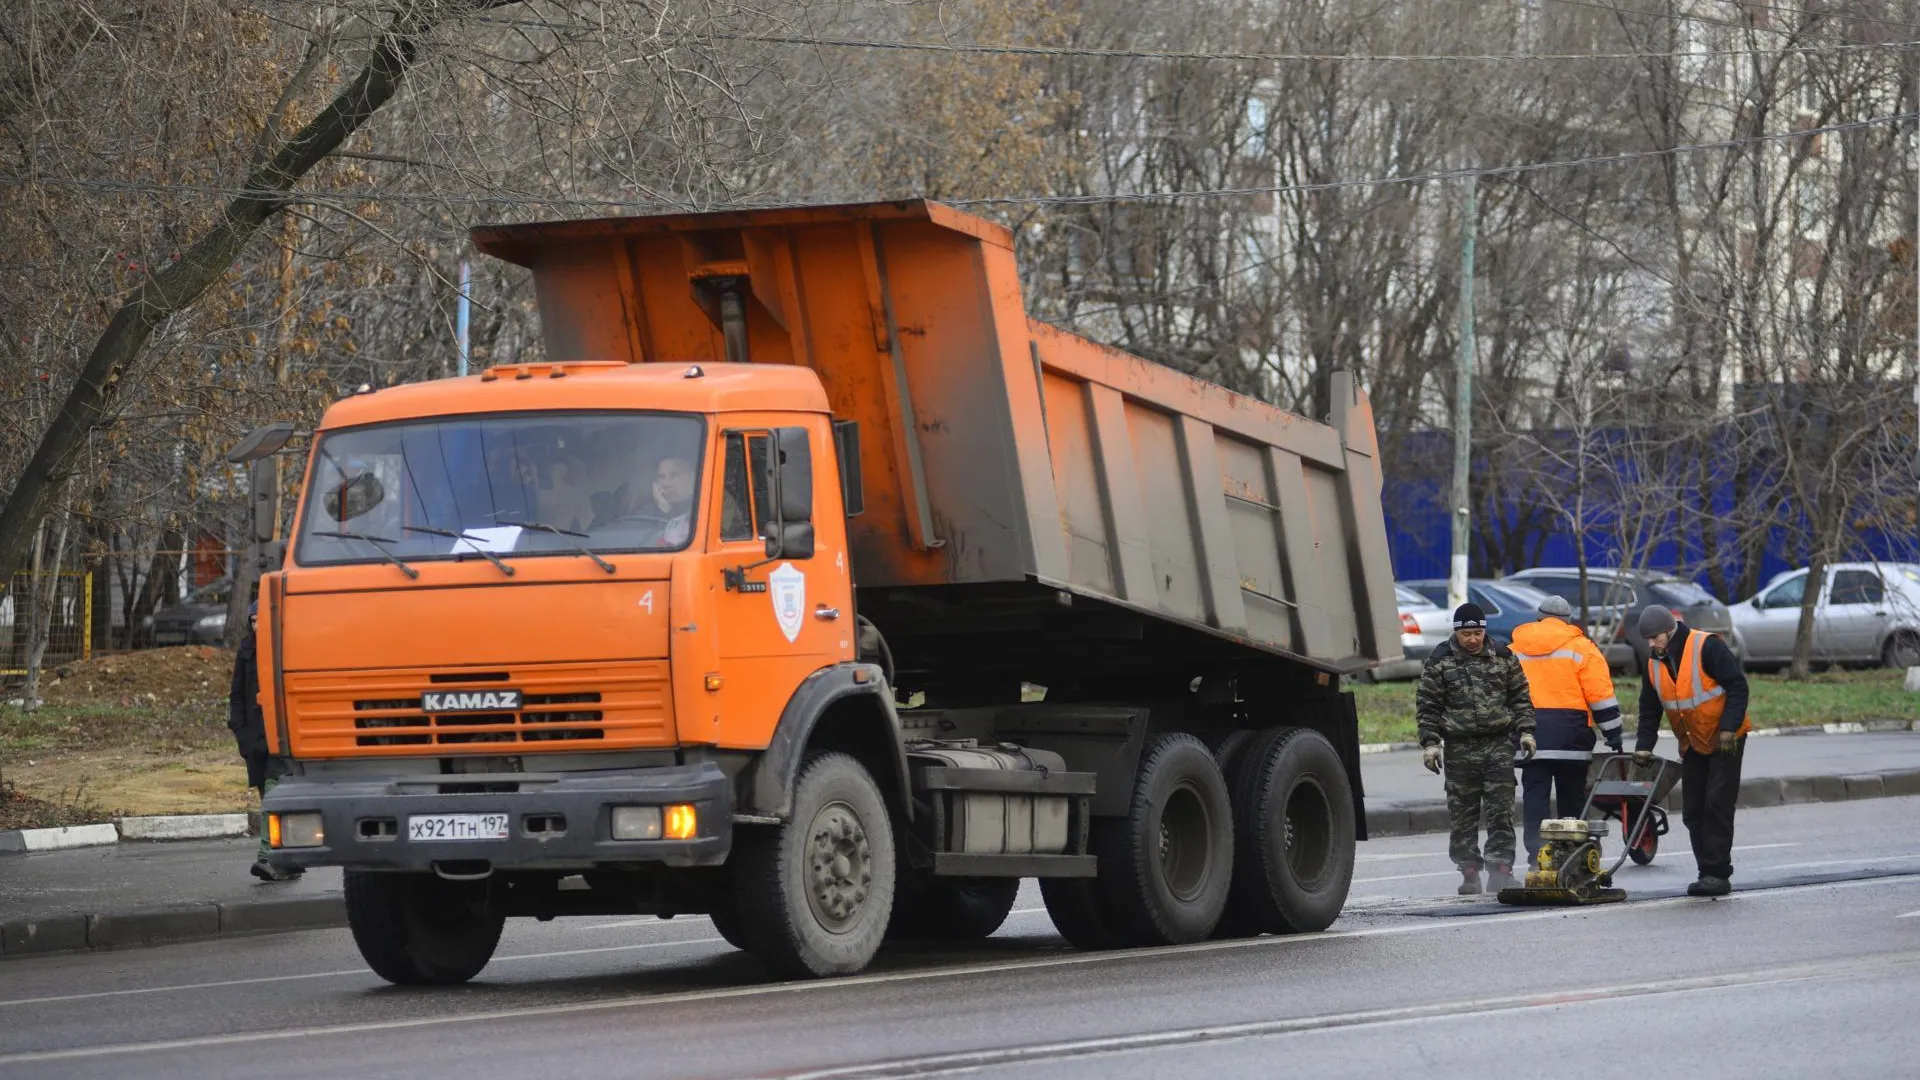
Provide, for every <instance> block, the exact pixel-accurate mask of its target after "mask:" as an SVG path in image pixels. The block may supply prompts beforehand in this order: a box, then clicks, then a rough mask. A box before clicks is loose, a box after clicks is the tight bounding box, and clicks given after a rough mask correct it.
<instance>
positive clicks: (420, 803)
mask: <svg viewBox="0 0 1920 1080" xmlns="http://www.w3.org/2000/svg"><path fill="white" fill-rule="evenodd" d="M476 781H478V782H482V783H487V784H488V786H498V785H496V784H494V783H490V782H496V781H505V782H511V784H512V785H513V786H515V787H517V788H518V790H513V791H458V792H446V791H443V789H444V788H452V787H460V786H467V787H472V786H479V785H478V784H476V783H475V782H476ZM673 803H691V804H693V806H694V808H695V810H696V813H697V815H698V832H697V834H696V835H695V836H694V837H693V838H692V839H690V840H615V839H614V838H613V836H612V829H611V824H610V820H609V819H610V817H611V812H612V808H613V807H616V806H665V805H669V804H673ZM262 811H263V812H265V813H275V814H289V813H319V814H320V815H321V816H322V820H323V822H324V831H325V843H324V844H323V845H322V846H320V847H305V848H279V849H276V850H275V851H274V852H273V853H272V854H271V855H270V856H269V857H268V861H269V862H270V863H272V864H273V865H274V866H276V867H281V868H286V867H296V866H297V867H302V868H305V867H312V866H344V867H348V868H350V869H359V870H431V869H433V868H434V865H435V864H436V863H446V864H452V863H458V864H462V866H463V867H465V868H467V869H469V870H470V869H471V868H472V867H473V865H474V864H476V863H481V862H484V863H486V864H487V868H488V869H489V870H584V869H588V868H591V867H593V866H595V865H599V864H605V863H658V864H662V865H666V866H717V865H719V864H721V863H723V862H725V861H726V858H727V853H728V852H729V851H730V850H731V849H732V847H733V814H732V787H731V784H730V783H729V782H728V780H727V775H726V774H725V773H724V772H722V771H721V770H720V767H719V766H718V765H715V764H713V763H712V762H701V763H699V764H696V765H669V766H661V767H657V768H643V769H621V770H618V771H610V772H591V773H552V774H537V773H526V774H513V775H511V776H505V777H500V776H484V777H483V776H479V775H474V774H465V775H461V774H453V775H410V776H398V777H384V778H376V779H366V778H359V777H355V778H327V779H322V778H318V777H300V776H289V777H287V778H285V779H283V780H281V781H280V782H279V783H278V784H277V785H275V787H274V789H273V790H272V791H271V792H269V793H268V794H267V797H266V800H265V801H264V803H263V805H262ZM494 813H504V814H506V815H508V824H507V836H506V838H505V839H501V840H409V839H408V838H407V819H408V818H409V817H412V816H414V815H416V814H494ZM555 818H559V819H562V821H563V822H564V827H563V828H561V829H558V830H555V829H553V828H552V826H553V824H554V821H553V819H555Z"/></svg>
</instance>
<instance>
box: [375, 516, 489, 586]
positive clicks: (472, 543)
mask: <svg viewBox="0 0 1920 1080" xmlns="http://www.w3.org/2000/svg"><path fill="white" fill-rule="evenodd" d="M400 527H401V528H402V529H405V530H406V531H407V532H417V533H426V534H428V535H430V536H447V537H451V538H453V539H455V540H465V541H466V542H467V546H468V547H471V548H472V549H473V550H475V551H477V552H479V553H480V554H482V555H485V556H486V557H487V561H488V562H490V563H492V564H493V565H494V566H496V567H498V568H499V570H500V572H501V573H503V574H505V575H507V576H508V577H512V576H513V567H511V566H508V565H507V564H506V563H505V562H503V561H501V559H500V556H498V555H495V554H494V553H493V552H491V551H488V550H487V549H486V548H483V547H481V546H480V545H479V544H478V543H477V542H476V541H479V540H484V539H486V538H485V537H482V536H473V535H471V534H468V533H463V532H454V531H453V530H452V529H435V528H431V527H429V526H426V525H402V526H400ZM454 554H456V555H458V554H460V553H459V552H458V551H456V552H454Z"/></svg>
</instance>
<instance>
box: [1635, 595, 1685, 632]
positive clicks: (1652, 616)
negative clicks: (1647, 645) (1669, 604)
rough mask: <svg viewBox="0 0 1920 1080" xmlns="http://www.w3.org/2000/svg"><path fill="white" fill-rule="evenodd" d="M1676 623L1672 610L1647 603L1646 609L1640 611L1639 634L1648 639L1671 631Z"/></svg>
mask: <svg viewBox="0 0 1920 1080" xmlns="http://www.w3.org/2000/svg"><path fill="white" fill-rule="evenodd" d="M1678 625H1680V624H1679V623H1678V622H1677V621H1676V620H1675V619H1674V617H1673V612H1671V611H1669V610H1667V609H1666V608H1664V607H1661V606H1660V605H1659V604H1648V605H1647V608H1646V610H1645V611H1642V612H1641V613H1640V636H1641V637H1644V638H1647V639H1649V640H1651V639H1652V638H1655V637H1658V636H1660V635H1661V634H1671V633H1673V628H1674V627H1676V626H1678Z"/></svg>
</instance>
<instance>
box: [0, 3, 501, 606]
mask: <svg viewBox="0 0 1920 1080" xmlns="http://www.w3.org/2000/svg"><path fill="white" fill-rule="evenodd" d="M502 2H503V0H469V2H466V3H461V4H458V5H452V6H450V5H443V4H412V5H406V6H405V8H404V13H403V14H401V15H400V16H398V17H397V19H396V21H395V22H394V24H393V25H392V26H391V27H390V28H389V29H388V30H387V31H386V32H385V33H384V34H383V35H382V36H381V37H380V40H379V42H378V43H377V44H376V45H375V47H374V49H373V53H372V55H371V56H369V57H368V58H367V62H366V66H365V67H363V68H361V70H360V73H359V75H358V76H356V77H355V78H354V80H353V82H352V83H351V84H349V85H348V86H347V88H346V89H344V90H342V91H341V92H340V93H339V94H338V95H337V96H336V97H335V98H334V99H333V101H332V102H330V103H329V104H328V105H327V107H326V108H324V109H322V110H321V111H320V113H319V115H317V116H315V117H314V118H313V120H312V121H311V122H309V123H308V124H307V125H306V126H305V127H304V128H302V129H300V131H299V133H298V134H296V135H294V136H293V137H292V138H291V139H289V140H288V141H287V142H285V143H283V144H282V145H281V146H280V148H279V149H278V151H276V152H275V153H274V154H273V156H272V157H271V158H269V159H268V160H266V161H265V162H263V163H262V164H260V165H259V166H258V167H256V168H255V169H253V170H252V172H251V173H249V174H248V176H247V179H246V190H247V194H245V195H243V196H240V197H239V198H236V199H234V200H233V201H231V202H229V203H228V204H227V209H226V212H225V214H223V215H222V216H221V219H220V221H219V222H218V223H216V224H215V225H214V227H213V228H212V229H211V230H210V231H209V232H207V233H206V234H205V235H203V236H201V237H200V239H199V240H198V241H196V242H195V243H194V244H193V246H192V247H190V248H188V249H187V251H186V252H185V254H183V255H181V256H180V257H179V258H178V259H177V260H175V261H174V262H173V263H172V264H170V265H169V266H167V268H166V269H164V270H162V271H160V272H159V273H157V274H155V275H153V276H152V277H150V278H148V279H147V280H146V282H145V283H144V284H142V285H141V286H140V287H139V288H138V289H135V290H134V291H133V294H132V295H131V296H129V297H128V298H127V300H126V301H125V302H124V303H123V304H122V305H121V307H120V309H119V311H117V312H115V313H114V316H113V319H112V321H110V322H109V323H108V324H107V329H106V331H105V332H104V333H102V334H101V335H100V339H99V340H98V341H97V342H95V343H94V347H93V351H92V352H91V353H90V354H89V355H88V357H87V362H86V365H85V366H84V367H83V368H82V369H81V371H80V377H79V378H78V379H77V380H76V381H75V382H74V385H73V390H72V391H71V392H70V393H69V394H68V395H67V400H66V403H65V404H64V405H63V406H62V407H61V408H60V410H59V411H58V412H56V413H55V414H54V416H53V418H52V420H51V422H50V423H49V425H48V427H47V430H46V432H45V434H44V435H42V436H41V439H40V445H39V448H38V449H37V450H35V451H34V455H33V460H32V461H31V462H29V463H28V465H27V467H26V469H25V470H24V471H23V472H22V473H21V475H20V480H19V483H18V484H17V485H15V487H14V489H13V494H12V495H11V497H10V498H9V499H8V500H7V503H6V505H5V506H4V507H0V581H11V580H12V576H13V570H14V568H15V567H17V566H19V565H20V559H21V556H22V555H23V554H24V553H25V550H26V546H27V543H28V541H29V539H30V536H31V533H32V530H33V526H34V524H35V523H36V522H38V521H39V520H40V519H42V518H43V517H45V516H46V514H47V512H48V510H49V509H50V503H51V502H52V500H53V498H54V493H55V492H56V491H58V490H59V489H60V487H61V485H62V483H63V482H64V481H65V478H66V476H67V474H68V472H69V471H70V470H71V469H72V467H73V464H74V461H75V460H76V458H77V457H78V455H79V453H80V451H81V449H82V448H83V447H84V446H85V445H86V440H87V437H88V436H89V435H90V434H91V433H92V432H94V431H95V430H97V429H98V428H100V427H101V426H102V425H103V424H104V423H105V422H106V420H107V417H108V414H109V412H110V411H111V409H112V408H113V404H114V399H115V396H116V393H117V391H118V389H119V387H120V385H121V384H122V383H123V382H124V381H125V379H126V377H127V375H128V373H129V369H130V368H131V367H132V366H133V364H134V363H135V361H137V360H138V359H139V356H140V352H141V350H142V348H143V347H144V346H145V345H146V343H147V339H148V338H150V337H152V336H153V333H154V331H155V330H157V329H159V328H160V327H161V326H162V325H164V324H165V323H166V321H167V320H168V319H170V318H172V317H173V316H174V315H175V314H177V313H179V312H180V311H182V310H184V309H185V308H187V307H188V306H189V305H191V304H192V303H193V302H194V301H195V300H197V299H198V298H199V297H200V295H201V294H202V293H203V292H205V291H206V290H207V289H208V288H209V287H210V286H212V285H213V284H214V283H215V282H217V281H219V280H220V278H221V277H222V276H223V275H224V274H225V273H226V272H227V270H228V269H229V268H230V267H231V266H232V265H233V261H234V259H235V258H237V257H238V256H239V254H240V252H241V250H242V249H243V248H244V247H245V246H246V244H247V242H248V241H249V240H251V239H252V238H253V235H254V233H256V232H257V231H259V229H260V226H261V225H262V224H263V223H265V222H266V221H267V219H268V218H270V217H272V216H273V215H274V214H276V213H278V212H279V211H280V210H281V209H282V208H284V207H285V206H286V205H287V204H288V202H289V201H290V200H289V199H288V198H287V193H288V192H289V191H291V190H292V188H293V185H294V184H295V183H297V182H298V181H299V180H300V179H301V178H302V177H304V176H306V174H307V173H308V172H309V171H311V170H312V169H313V167H314V166H315V165H317V164H319V163H320V162H321V161H322V160H324V159H325V158H326V157H327V155H328V154H331V153H332V152H333V151H334V150H336V149H338V148H339V146H340V144H341V143H342V142H344V141H345V140H346V139H347V137H348V136H349V135H352V134H353V133H354V132H355V131H357V130H359V128H360V127H361V125H363V124H364V123H366V121H367V120H368V118H370V117H372V116H373V114H374V113H375V112H377V111H378V110H379V109H380V107H381V106H383V105H385V104H386V103H387V101H388V100H390V99H391V98H392V97H393V95H394V93H395V91H397V90H398V89H399V87H400V83H401V80H402V79H403V78H405V76H406V73H407V71H408V69H409V68H411V67H412V66H413V64H414V62H415V60H416V59H417V58H418V55H419V51H420V45H421V39H422V38H423V36H424V35H425V34H426V33H427V32H428V31H430V30H431V29H432V28H433V27H434V26H436V25H437V24H439V23H440V22H441V21H443V20H444V19H445V18H447V17H448V15H449V14H452V15H459V14H466V13H469V12H472V11H478V10H483V9H485V8H490V7H497V6H500V4H501V3H502Z"/></svg>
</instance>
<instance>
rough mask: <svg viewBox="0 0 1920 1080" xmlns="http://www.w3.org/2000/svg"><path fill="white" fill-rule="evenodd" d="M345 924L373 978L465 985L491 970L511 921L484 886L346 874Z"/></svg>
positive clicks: (392, 875)
mask: <svg viewBox="0 0 1920 1080" xmlns="http://www.w3.org/2000/svg"><path fill="white" fill-rule="evenodd" d="M342 876H343V877H344V879H345V883H346V894H347V895H346V902H347V926H348V927H349V928H350V929H351V930H352V931H353V943H354V944H355V945H357V946H359V947H360V955H361V956H362V957H365V958H366V961H367V966H368V967H370V968H372V969H373V973H374V974H375V975H378V976H380V977H381V978H383V979H385V980H387V981H388V982H390V983H395V984H398V985H400V986H447V985H452V984H455V983H463V982H466V981H467V980H468V979H471V978H473V977H474V976H475V975H478V974H480V969H481V968H484V967H486V966H487V961H489V960H491V959H493V950H494V948H495V947H496V946H498V945H499V944H500V931H501V928H502V927H504V926H505V925H506V921H507V920H506V916H504V915H502V914H500V913H499V912H498V911H497V910H495V909H494V908H493V907H492V905H491V904H490V903H489V900H488V892H489V890H488V888H487V882H485V881H446V880H444V879H442V878H440V877H437V876H435V875H433V874H401V873H381V872H378V871H367V870H348V871H346V873H345V874H344V875H342Z"/></svg>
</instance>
